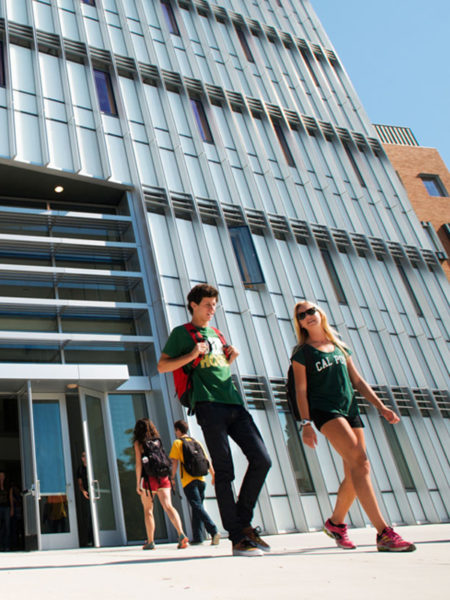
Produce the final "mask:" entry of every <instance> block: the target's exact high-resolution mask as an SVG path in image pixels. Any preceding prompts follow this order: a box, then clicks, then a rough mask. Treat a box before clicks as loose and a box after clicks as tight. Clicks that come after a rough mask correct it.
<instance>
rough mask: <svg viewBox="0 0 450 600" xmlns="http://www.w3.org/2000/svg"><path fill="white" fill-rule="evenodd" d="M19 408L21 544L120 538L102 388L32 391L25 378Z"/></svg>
mask: <svg viewBox="0 0 450 600" xmlns="http://www.w3.org/2000/svg"><path fill="white" fill-rule="evenodd" d="M18 408H19V430H20V447H21V456H22V486H23V489H24V490H25V492H24V496H23V502H24V538H25V547H26V548H27V549H43V550H45V549H56V548H77V547H78V546H80V545H90V544H92V545H95V546H97V547H98V546H106V545H108V546H110V545H119V544H123V543H124V542H125V539H124V533H123V526H121V523H122V520H121V518H120V515H121V514H122V511H121V506H120V498H119V494H118V485H117V482H116V481H115V478H116V477H117V475H116V471H115V469H114V465H113V460H112V458H111V456H113V453H112V452H110V451H109V450H110V448H111V446H112V439H111V437H110V433H109V431H110V427H109V424H108V422H107V420H106V418H105V415H106V414H107V413H106V410H105V408H106V395H105V394H103V393H99V392H96V391H92V390H87V389H84V388H79V389H78V388H77V389H76V390H74V391H73V392H71V393H68V394H59V393H43V392H42V393H41V392H40V393H34V392H33V390H32V386H31V384H30V383H28V386H27V389H26V390H25V391H23V392H22V393H21V394H19V397H18ZM82 489H83V490H84V492H85V494H83V492H82Z"/></svg>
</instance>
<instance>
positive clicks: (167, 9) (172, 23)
mask: <svg viewBox="0 0 450 600" xmlns="http://www.w3.org/2000/svg"><path fill="white" fill-rule="evenodd" d="M161 7H162V10H163V13H164V16H165V17H166V23H167V27H168V29H169V31H170V33H173V35H180V30H179V29H178V23H177V20H176V19H175V14H174V12H173V8H172V5H171V4H170V2H169V0H161Z"/></svg>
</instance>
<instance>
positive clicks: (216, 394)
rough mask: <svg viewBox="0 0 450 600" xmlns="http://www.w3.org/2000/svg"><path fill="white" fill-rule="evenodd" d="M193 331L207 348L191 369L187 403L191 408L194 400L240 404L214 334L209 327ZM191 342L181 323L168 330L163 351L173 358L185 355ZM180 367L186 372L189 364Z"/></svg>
mask: <svg viewBox="0 0 450 600" xmlns="http://www.w3.org/2000/svg"><path fill="white" fill-rule="evenodd" d="M197 331H198V332H199V333H200V335H202V336H203V338H204V340H205V341H206V342H207V344H208V346H209V351H208V352H207V354H205V355H204V357H203V358H202V360H201V361H200V362H199V364H198V365H197V366H196V367H195V369H194V373H193V376H192V383H193V392H192V396H191V406H192V407H194V406H195V405H196V404H197V403H198V402H223V403H225V404H244V403H243V401H242V398H241V396H240V395H239V392H238V391H237V389H236V387H235V385H234V383H233V380H232V379H231V371H230V365H229V364H228V360H227V359H226V356H225V352H224V349H223V344H222V342H221V341H220V339H219V337H218V336H217V333H216V332H215V331H214V329H212V328H211V327H198V328H197ZM194 345H195V342H194V340H193V339H192V337H191V335H190V333H189V332H188V331H187V329H186V328H185V327H184V325H180V326H179V327H175V329H173V330H172V332H171V334H170V336H169V339H168V340H167V342H166V345H165V346H164V348H163V353H164V354H167V355H168V356H170V357H171V358H176V357H177V356H182V355H183V354H188V353H189V352H190V351H191V350H192V348H193V347H194ZM192 362H193V361H192ZM184 368H185V370H186V372H189V371H190V369H191V368H192V363H188V364H187V365H186V366H185V367H184Z"/></svg>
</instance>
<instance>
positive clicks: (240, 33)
mask: <svg viewBox="0 0 450 600" xmlns="http://www.w3.org/2000/svg"><path fill="white" fill-rule="evenodd" d="M234 28H235V30H236V33H237V36H238V38H239V41H240V42H241V46H242V50H243V52H244V54H245V58H246V59H247V60H248V62H251V63H254V62H255V59H254V58H253V54H252V51H251V50H250V46H249V45H248V42H247V38H246V36H245V33H244V31H243V30H242V28H241V27H239V25H235V26H234Z"/></svg>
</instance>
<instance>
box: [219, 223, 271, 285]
mask: <svg viewBox="0 0 450 600" xmlns="http://www.w3.org/2000/svg"><path fill="white" fill-rule="evenodd" d="M228 231H229V232H230V237H231V243H232V244H233V250H234V253H235V255H236V260H237V262H238V265H239V271H240V273H241V279H242V281H243V283H244V285H257V284H259V283H265V279H264V275H263V272H262V269H261V265H260V262H259V258H258V255H257V254H256V248H255V244H254V243H253V239H252V234H251V232H250V229H249V228H248V227H247V225H238V226H236V227H229V228H228Z"/></svg>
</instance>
